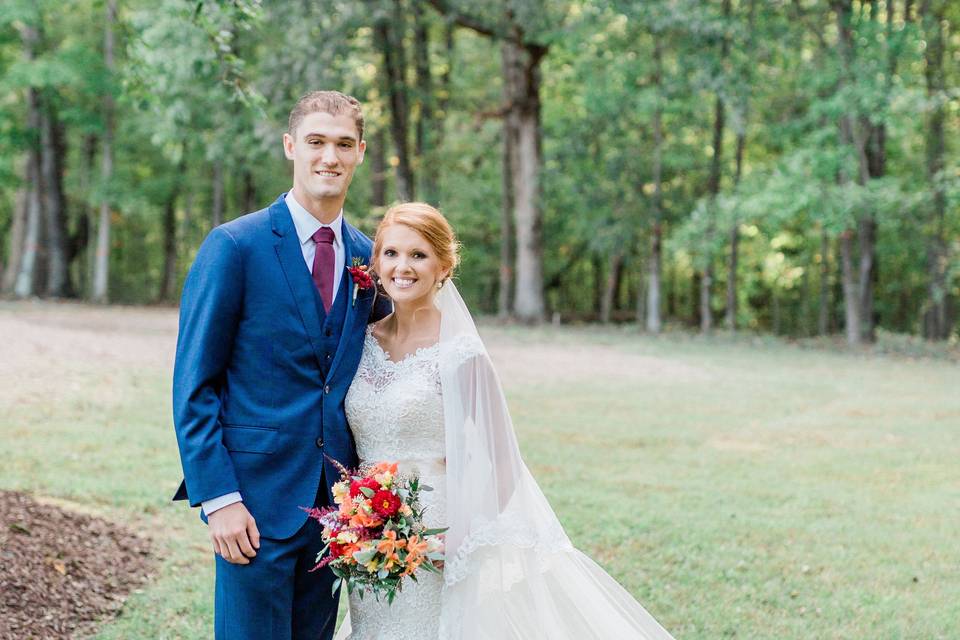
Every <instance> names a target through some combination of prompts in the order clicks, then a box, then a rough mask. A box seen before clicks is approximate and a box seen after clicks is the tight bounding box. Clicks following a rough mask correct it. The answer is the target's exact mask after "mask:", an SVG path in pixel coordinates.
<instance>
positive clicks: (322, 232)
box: [313, 227, 333, 244]
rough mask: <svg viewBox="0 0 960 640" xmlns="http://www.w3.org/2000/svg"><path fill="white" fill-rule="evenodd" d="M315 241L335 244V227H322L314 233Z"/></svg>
mask: <svg viewBox="0 0 960 640" xmlns="http://www.w3.org/2000/svg"><path fill="white" fill-rule="evenodd" d="M313 241H314V242H316V243H317V244H333V229H331V228H330V227H320V228H319V229H317V231H316V233H314V234H313Z"/></svg>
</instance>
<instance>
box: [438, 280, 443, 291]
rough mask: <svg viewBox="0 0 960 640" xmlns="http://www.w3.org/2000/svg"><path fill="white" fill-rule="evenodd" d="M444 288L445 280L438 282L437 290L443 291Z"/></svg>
mask: <svg viewBox="0 0 960 640" xmlns="http://www.w3.org/2000/svg"><path fill="white" fill-rule="evenodd" d="M442 288H443V280H440V281H438V282H437V289H442Z"/></svg>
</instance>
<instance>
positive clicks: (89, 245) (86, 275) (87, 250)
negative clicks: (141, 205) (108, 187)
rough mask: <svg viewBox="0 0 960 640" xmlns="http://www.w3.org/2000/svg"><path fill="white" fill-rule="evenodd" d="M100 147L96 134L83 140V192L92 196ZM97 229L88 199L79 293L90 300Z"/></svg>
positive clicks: (80, 246)
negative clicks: (95, 232) (94, 237)
mask: <svg viewBox="0 0 960 640" xmlns="http://www.w3.org/2000/svg"><path fill="white" fill-rule="evenodd" d="M99 147H100V139H99V138H98V137H97V136H96V135H94V134H92V133H91V134H88V135H86V136H84V138H83V158H84V163H83V171H82V173H81V174H80V175H81V183H82V185H83V186H82V190H83V192H84V193H86V194H91V193H92V191H93V189H94V184H95V182H96V175H95V173H96V166H97V149H98V148H99ZM96 228H97V206H96V204H95V203H94V202H93V200H92V199H91V198H90V197H89V195H88V197H87V200H86V202H85V203H84V207H83V236H82V237H81V238H80V240H79V242H78V255H81V254H82V256H83V265H82V266H81V267H80V269H79V271H80V273H81V274H82V275H81V277H80V282H79V283H78V287H77V291H78V293H79V294H80V295H81V296H83V297H85V298H89V297H90V295H91V289H92V287H93V271H94V266H95V264H94V263H95V261H96V251H95V247H94V239H93V234H94V230H95V229H96Z"/></svg>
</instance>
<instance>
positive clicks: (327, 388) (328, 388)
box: [323, 385, 330, 393]
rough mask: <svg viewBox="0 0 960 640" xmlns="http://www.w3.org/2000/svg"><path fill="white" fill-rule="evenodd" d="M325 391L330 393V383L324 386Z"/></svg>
mask: <svg viewBox="0 0 960 640" xmlns="http://www.w3.org/2000/svg"><path fill="white" fill-rule="evenodd" d="M323 392H324V393H330V385H327V386H325V387H324V388H323Z"/></svg>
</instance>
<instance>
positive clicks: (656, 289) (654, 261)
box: [646, 32, 663, 333]
mask: <svg viewBox="0 0 960 640" xmlns="http://www.w3.org/2000/svg"><path fill="white" fill-rule="evenodd" d="M651 84H652V85H653V88H654V91H656V92H657V96H656V99H657V103H656V107H654V110H653V202H652V203H651V204H652V207H653V229H652V230H651V233H650V268H649V271H648V276H647V277H648V279H649V280H648V284H647V304H646V308H647V322H646V326H647V331H649V332H650V333H660V330H661V328H662V325H663V321H662V319H661V315H660V280H661V269H662V265H663V247H662V245H663V106H662V97H663V96H662V95H661V91H662V86H663V50H662V48H661V41H660V34H659V32H654V34H653V78H652V79H651Z"/></svg>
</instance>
